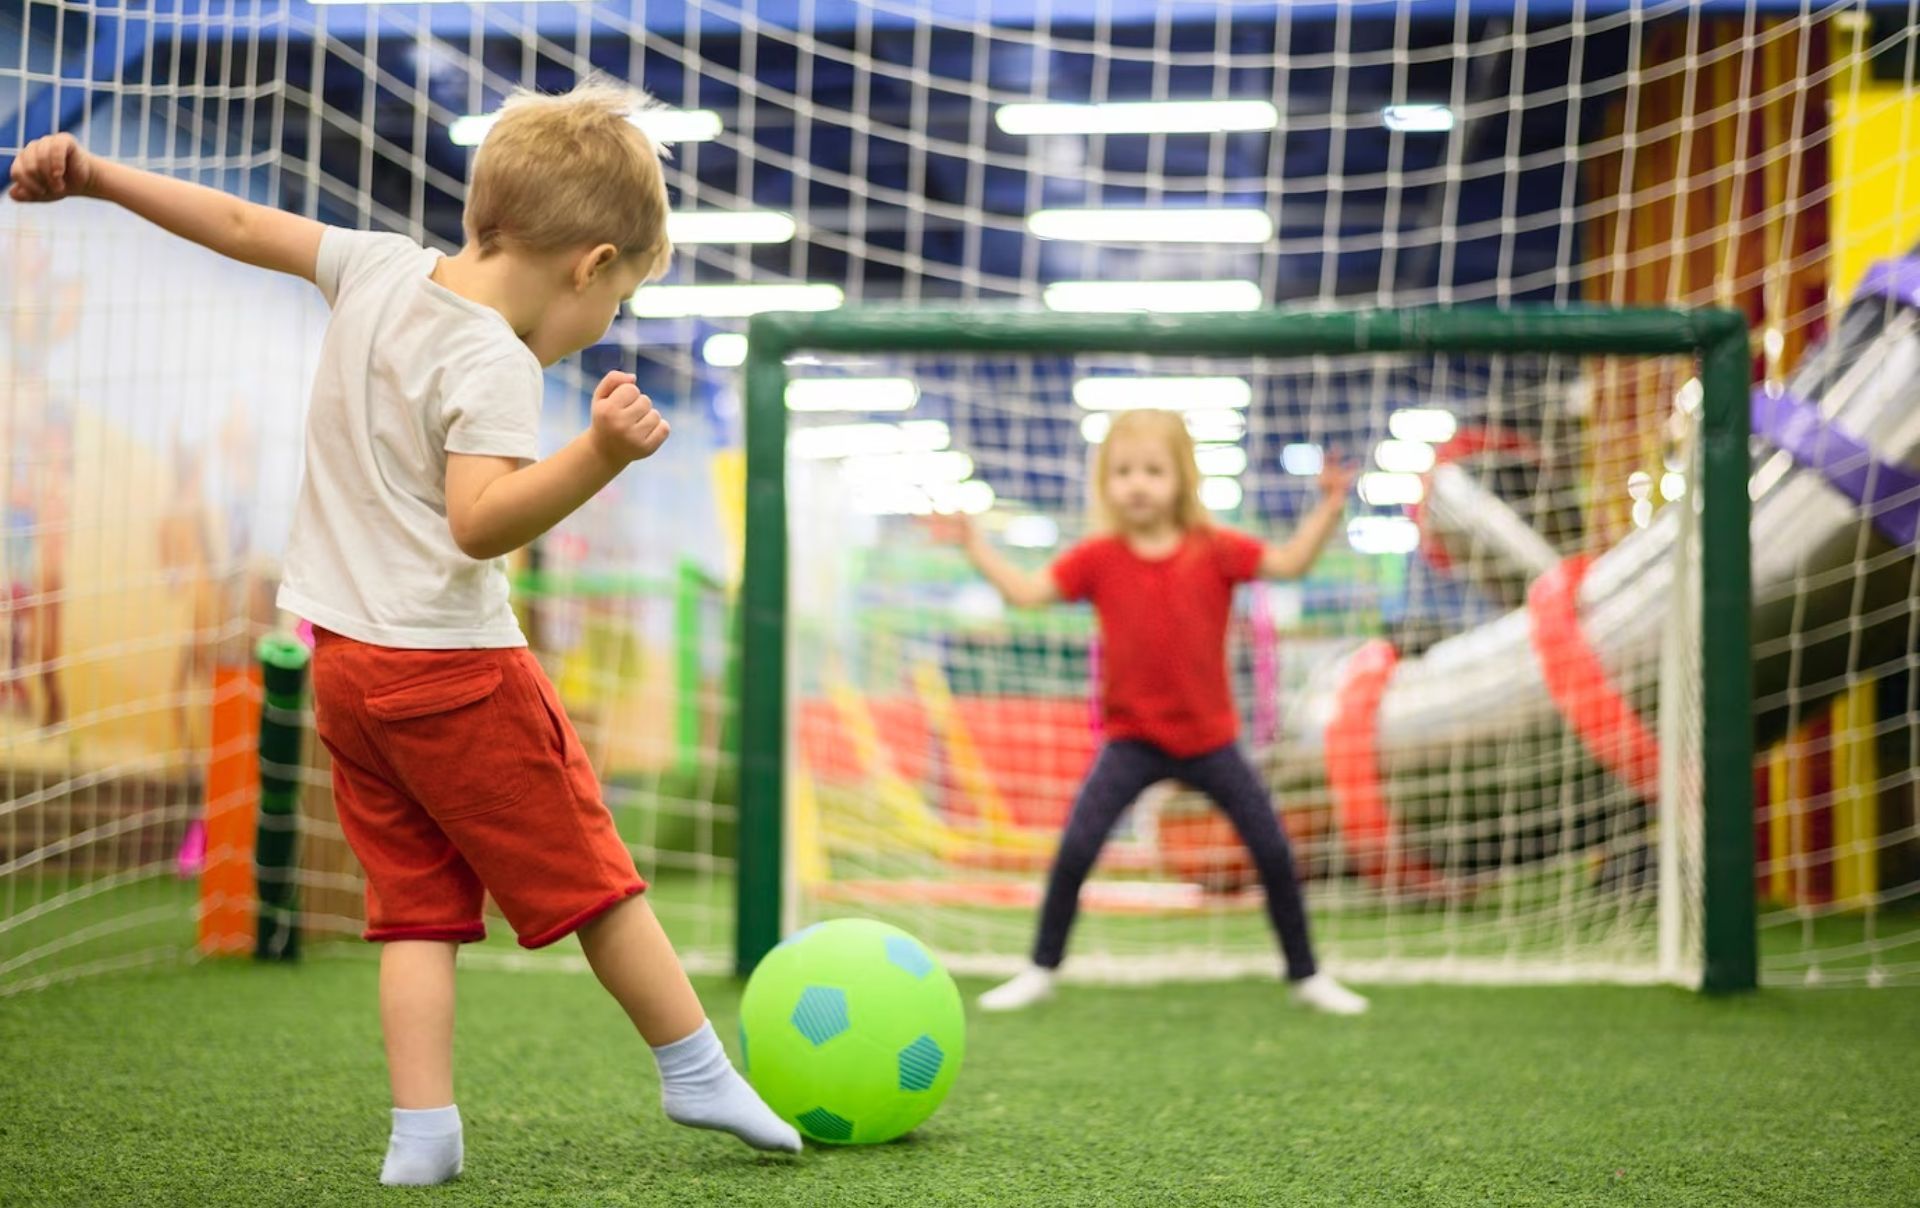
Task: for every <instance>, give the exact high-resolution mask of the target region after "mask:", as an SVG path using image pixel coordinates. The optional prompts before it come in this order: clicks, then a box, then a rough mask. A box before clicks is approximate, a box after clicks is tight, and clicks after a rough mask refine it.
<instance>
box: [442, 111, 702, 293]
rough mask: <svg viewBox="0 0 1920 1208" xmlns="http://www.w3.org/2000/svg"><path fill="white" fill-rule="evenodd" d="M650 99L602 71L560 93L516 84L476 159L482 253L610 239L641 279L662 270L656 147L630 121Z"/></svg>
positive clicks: (472, 192)
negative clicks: (642, 272)
mask: <svg viewBox="0 0 1920 1208" xmlns="http://www.w3.org/2000/svg"><path fill="white" fill-rule="evenodd" d="M653 104H654V102H653V101H652V100H651V99H649V98H648V97H647V95H646V94H645V93H643V92H639V91H637V90H635V89H632V88H628V87H626V86H625V85H623V84H616V83H613V82H612V81H610V80H605V79H599V78H594V79H589V80H586V81H584V82H582V83H581V84H580V85H578V86H577V87H575V88H574V89H573V90H572V91H571V92H565V93H562V94H560V95H559V96H543V95H541V94H540V93H537V92H528V91H526V90H524V89H522V90H521V91H518V92H516V93H514V94H513V95H512V96H510V97H508V98H507V100H506V103H505V104H503V105H501V106H500V113H499V117H498V118H497V119H496V120H495V121H494V123H493V126H492V128H491V129H489V130H488V131H487V135H486V138H485V139H484V140H483V141H482V142H481V144H480V150H479V151H478V152H477V153H476V154H475V155H474V158H473V181H472V183H471V185H470V186H469V187H468V189H467V208H466V214H465V226H466V229H467V238H468V240H470V241H471V242H473V243H474V244H476V245H477V246H478V247H479V248H480V254H481V255H482V256H489V255H492V254H493V253H494V252H497V251H499V250H501V249H502V248H503V247H514V248H518V249H520V250H522V251H531V252H555V251H563V250H566V249H569V248H575V247H582V246H592V245H597V244H602V243H610V244H612V245H613V246H614V247H616V248H618V249H619V250H620V254H621V255H622V256H634V257H639V258H640V260H641V262H642V263H643V264H645V265H646V269H647V272H646V276H647V279H648V280H653V279H654V278H657V277H659V276H660V275H661V274H662V273H664V272H666V271H667V264H668V261H669V260H670V259H671V258H672V256H673V244H672V243H671V242H670V241H669V240H668V239H667V182H666V177H665V175H664V173H662V171H661V169H660V159H661V155H662V151H661V150H660V148H659V147H657V146H656V145H655V144H654V142H653V140H652V139H650V138H648V137H647V135H646V133H645V132H644V131H642V130H641V129H640V128H639V127H638V126H636V125H634V123H633V118H634V116H635V115H636V114H639V113H642V112H644V111H646V110H647V109H649V108H651V107H653Z"/></svg>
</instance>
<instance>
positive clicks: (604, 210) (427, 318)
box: [10, 84, 800, 1185]
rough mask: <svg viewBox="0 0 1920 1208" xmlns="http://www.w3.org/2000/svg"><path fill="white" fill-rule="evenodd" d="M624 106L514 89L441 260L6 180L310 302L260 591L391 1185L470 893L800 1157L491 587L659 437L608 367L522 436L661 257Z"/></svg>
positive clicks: (667, 1064)
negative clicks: (571, 956)
mask: <svg viewBox="0 0 1920 1208" xmlns="http://www.w3.org/2000/svg"><path fill="white" fill-rule="evenodd" d="M644 103H645V102H644V98H642V97H640V96H638V94H635V93H632V92H629V91H627V90H625V89H622V88H617V87H614V86H611V85H606V84H589V85H584V86H582V87H580V88H577V89H575V90H574V91H573V92H571V93H568V94H566V95H564V96H557V97H541V96H533V95H524V94H523V95H519V96H516V97H514V98H513V99H511V100H509V101H508V102H507V104H506V105H505V106H504V107H503V108H502V110H501V113H500V117H499V120H498V122H497V123H496V124H495V125H494V127H493V129H492V130H491V132H490V133H489V135H488V137H487V140H486V142H485V143H484V144H483V145H482V147H481V148H480V151H479V153H478V154H477V155H476V156H475V160H474V165H473V181H472V185H471V188H470V190H469V193H468V197H467V206H466V213H465V216H464V226H465V231H466V243H465V245H464V246H463V247H462V248H461V249H460V250H459V252H458V253H456V254H454V255H452V256H441V255H438V254H437V253H434V252H431V251H428V250H426V249H423V248H421V247H420V246H419V245H417V244H415V243H414V242H413V241H412V240H410V239H408V238H406V237H405V236H401V235H379V234H367V233H362V232H356V231H348V230H341V229H336V228H330V227H326V226H323V225H322V224H320V223H317V222H312V221H309V220H307V219H305V218H300V217H296V216H295V215H292V214H288V213H284V212H282V211H280V210H275V209H269V208H266V207H262V206H257V205H251V204H248V203H246V202H243V201H240V200H237V199H235V198H232V197H228V196H226V195H225V194H222V193H219V192H216V191H214V190H211V189H205V188H201V187H199V186H197V185H191V184H187V183H185V182H182V181H177V180H171V179H168V178H166V177H161V176H155V175H151V174H148V173H145V172H140V171H137V170H134V169H132V168H128V167H125V166H123V165H120V164H114V163H110V162H107V161H105V160H100V159H96V158H94V157H93V156H91V155H89V154H88V153H87V152H86V151H85V150H84V149H82V148H81V147H80V146H79V144H78V143H76V142H75V141H74V139H73V138H72V137H71V136H69V135H64V134H59V135H53V136H51V137H48V138H42V139H38V140H35V141H34V142H32V143H30V144H28V145H27V147H26V148H25V149H24V150H22V152H21V153H20V155H19V157H18V159H17V160H16V161H15V162H14V165H13V170H12V187H11V190H10V195H11V196H12V197H13V198H14V200H16V201H23V202H38V201H56V200H59V199H60V198H63V197H69V196H89V197H96V198H100V199H102V200H105V201H110V202H113V203H115V204H117V205H120V206H122V207H124V208H126V209H128V210H131V211H132V212H133V213H135V214H138V215H140V216H141V217H143V218H146V219H147V220H149V221H151V222H153V223H156V224H157V225H159V226H161V227H164V228H165V229H167V230H169V231H171V232H173V233H174V234H176V235H179V236H182V237H184V238H187V239H191V240H193V241H194V242H196V243H199V244H201V245H203V246H205V247H208V248H211V249H212V250H214V251H216V252H219V253H221V254H222V255H225V256H228V257H231V258H232V259H235V260H239V261H242V262H244V263H247V264H252V265H257V266H259V267H261V268H269V269H274V270H276V271H279V272H283V273H288V274H291V275H293V276H297V277H303V278H306V279H307V280H309V281H312V282H313V283H314V284H315V285H317V286H319V287H320V291H321V293H322V294H323V295H325V297H326V300H327V302H328V304H329V305H330V306H331V307H332V317H331V320H330V322H329V323H328V326H327V332H326V336H325V339H324V341H323V343H322V345H321V353H320V363H319V369H318V372H317V373H316V375H315V379H314V387H313V401H312V406H311V408H310V410H309V414H308V423H307V447H306V471H305V475H304V477H303V479H302V482H301V488H300V496H299V502H298V505H297V507H296V511H295V516H294V522H293V529H292V533H291V535H290V537H289V540H288V544H287V556H286V565H285V570H284V578H283V582H282V585H281V590H280V604H281V606H282V607H283V608H285V609H287V610H288V611H291V612H293V613H295V614H297V615H299V616H301V617H304V618H306V619H307V620H309V621H311V622H312V623H313V625H314V627H315V630H316V632H317V633H318V635H319V637H318V641H317V645H316V649H315V652H314V664H313V676H314V699H315V713H316V718H317V726H318V729H319V732H320V737H321V739H322V741H323V742H325V743H326V745H327V748H328V750H329V751H330V752H331V753H332V756H333V769H334V770H333V775H334V790H335V800H336V802H337V805H338V808H339V813H340V822H341V827H342V829H343V830H344V831H345V832H346V835H347V839H348V841H349V843H351V845H352V846H353V849H354V852H355V854H356V855H357V856H358V857H359V858H360V861H361V863H362V864H363V865H364V866H365V869H366V873H367V891H366V898H367V930H366V938H367V939H369V940H373V941H377V942H380V943H381V944H382V949H381V959H380V1021H381V1027H382V1030H383V1032H384V1035H385V1039H386V1048H387V1064H388V1070H389V1074H390V1077H391V1082H392V1090H393V1102H394V1110H393V1131H392V1135H391V1140H390V1142H389V1146H388V1150H387V1157H386V1163H385V1166H384V1168H383V1170H382V1172H381V1179H382V1181H383V1182H386V1183H396V1184H416V1185H417V1184H429V1183H439V1182H444V1181H445V1180H447V1179H450V1178H452V1177H453V1176H455V1175H456V1174H458V1173H459V1172H460V1169H461V1164H462V1158H463V1146H462V1141H461V1124H460V1115H459V1111H458V1109H457V1108H456V1107H455V1106H454V1097H453V1011H454V955H455V952H456V951H457V947H458V945H459V944H462V943H466V942H470V941H473V940H477V939H480V938H482V937H483V936H484V935H485V930H484V927H483V925H482V922H481V904H482V900H483V894H485V893H488V892H490V893H492V894H493V896H494V898H495V900H496V901H497V902H498V903H499V905H500V907H501V909H502V911H503V912H504V913H505V915H506V917H507V920H508V921H509V922H510V923H511V924H512V925H513V928H514V930H515V932H516V933H517V934H518V936H519V939H520V942H521V943H522V944H523V945H526V946H528V947H540V946H543V945H546V944H550V943H553V942H554V941H556V940H558V939H561V938H562V937H564V936H567V935H571V934H576V933H577V934H578V935H579V937H580V943H581V946H582V947H583V948H584V949H585V951H586V955H587V959H588V961H589V962H590V963H591V965H592V966H593V970H594V973H595V974H596V975H598V977H599V978H600V981H601V984H602V985H604V986H605V987H606V989H607V990H608V991H609V992H610V993H611V994H612V995H613V997H614V998H615V999H616V1000H617V1001H618V1002H619V1004H620V1005H621V1007H623V1008H624V1009H625V1010H626V1012H627V1014H628V1016H629V1017H630V1018H631V1019H632V1020H633V1023H634V1026H635V1027H636V1028H637V1029H638V1030H639V1032H640V1034H641V1035H642V1036H643V1037H644V1038H645V1039H646V1041H647V1043H648V1044H649V1045H651V1046H653V1051H654V1054H655V1056H656V1058H657V1059H658V1062H659V1065H660V1071H661V1082H662V1099H663V1102H664V1106H665V1109H666V1113H667V1115H668V1116H669V1117H671V1118H672V1119H674V1120H676V1121H678V1122H680V1123H682V1124H687V1125H691V1126H693V1127H696V1128H712V1129H718V1130H721V1131H725V1132H730V1133H732V1134H734V1135H735V1136H738V1137H739V1138H741V1139H742V1140H743V1141H745V1142H747V1143H748V1144H749V1145H752V1146H755V1147H756V1148H760V1149H772V1150H788V1151H794V1150H798V1149H799V1148H800V1138H799V1136H798V1134H797V1133H795V1132H794V1130H793V1129H792V1128H790V1127H789V1126H788V1125H786V1124H785V1123H783V1122H782V1121H781V1120H779V1119H778V1118H777V1117H776V1116H774V1115H773V1113H772V1112H771V1111H769V1110H768V1109H767V1107H766V1105H765V1104H763V1103H762V1102H761V1101H760V1099H759V1097H758V1096H757V1095H755V1094H754V1092H753V1090H752V1089H751V1088H750V1087H748V1086H747V1084H746V1083H745V1082H744V1081H743V1080H742V1079H741V1078H740V1076H739V1075H738V1074H737V1073H736V1072H735V1071H734V1069H733V1067H732V1065H731V1064H730V1063H729V1062H728V1060H727V1057H726V1054H725V1052H724V1051H723V1050H722V1049H721V1047H720V1042H719V1040H718V1039H717V1038H716V1037H715V1036H714V1032H713V1028H712V1026H711V1025H710V1024H709V1023H708V1022H707V1020H706V1017H705V1013H704V1011H703V1010H702V1008H701V1005H700V1000H699V999H698V997H696V995H695V994H694V991H693V988H692V986H691V985H689V984H688V981H687V978H686V975H685V973H684V972H683V971H682V970H681V967H680V962H679V959H678V957H677V956H676V955H675V954H674V951H673V947H672V945H671V944H670V943H669V941H668V940H667V937H666V935H665V934H664V933H663V932H662V930H661V928H660V925H659V923H658V921H657V920H656V919H655V918H654V915H653V911H652V909H651V908H650V907H649V906H648V904H647V900H646V898H645V897H643V896H641V894H642V892H643V891H644V890H645V888H646V885H645V882H644V881H642V880H641V879H640V877H639V875H638V873H637V872H636V871H635V869H634V865H633V859H632V857H631V855H630V854H629V853H628V851H627V848H626V846H625V844H624V843H622V842H621V840H620V837H619V835H618V834H617V833H616V832H615V830H614V826H613V821H612V818H611V816H610V815H609V814H608V812H607V809H606V806H605V805H604V804H603V803H602V801H601V799H600V793H599V784H598V781H597V779H596V777H595V776H594V773H593V769H592V768H591V766H589V764H588V762H587V758H586V755H585V753H584V751H583V750H582V749H581V745H580V741H579V738H578V737H577V736H576V735H575V733H574V731H573V727H572V726H571V725H570V724H569V723H568V721H567V719H566V715H565V713H564V712H563V711H562V709H561V705H560V702H559V699H558V698H557V697H556V696H555V694H554V691H553V687H552V685H551V684H550V683H549V682H548V681H547V679H546V677H545V675H544V674H543V673H542V671H541V669H540V667H539V665H538V664H537V663H536V662H535V661H534V660H533V658H532V656H531V655H530V654H529V653H528V652H527V649H526V639H525V637H524V636H522V634H521V632H520V628H519V625H518V622H517V621H516V620H515V618H514V614H513V612H512V610H511V608H510V607H509V605H508V600H507V576H506V563H505V555H507V554H508V553H510V552H511V551H513V550H515V549H518V548H519V547H520V546H523V545H525V544H527V543H528V542H530V541H532V540H534V539H535V538H537V537H539V536H540V535H541V534H542V533H544V532H546V531H547V530H548V529H550V528H552V527H553V526H554V525H555V524H557V523H558V522H559V521H560V520H562V519H563V518H565V517H566V516H567V515H568V514H570V513H571V512H573V511H574V509H576V508H578V507H579V506H580V505H581V504H583V503H585V502H586V501H587V500H588V499H589V498H591V497H592V496H593V494H594V493H595V492H597V491H598V490H600V488H602V487H604V486H605V485H607V483H609V482H610V481H612V480H613V478H614V477H615V476H616V475H618V474H619V473H620V472H621V471H622V470H624V469H625V468H626V467H627V465H628V464H629V463H631V462H635V461H638V460H640V459H642V458H645V457H647V456H649V455H651V454H652V453H653V452H654V451H656V450H657V449H659V448H660V446H661V444H662V443H663V442H664V441H665V440H666V439H667V436H668V427H667V421H666V419H665V418H664V417H663V416H661V414H660V413H659V412H658V411H656V410H654V408H653V405H652V403H651V402H650V401H649V400H648V399H647V397H646V396H645V395H643V394H641V393H640V392H639V390H638V389H637V388H636V387H635V385H634V379H633V377H632V375H630V374H623V373H609V374H608V375H607V376H606V377H605V378H603V379H601V381H600V384H599V385H598V387H596V388H595V390H594V394H593V408H592V422H591V424H590V426H589V427H588V429H587V430H586V431H585V432H582V433H581V434H580V435H579V436H577V437H575V438H574V439H573V440H572V441H570V442H569V443H568V444H567V445H565V446H564V447H563V448H561V449H560V450H559V451H558V452H557V453H555V454H553V455H552V456H551V457H548V458H546V459H544V460H542V459H540V458H539V450H538V446H537V436H538V430H539V413H540V404H541V395H542V374H541V370H542V367H543V366H547V365H551V364H553V363H554V362H556V361H558V360H560V359H561V358H563V357H565V356H567V355H569V354H570V353H573V352H577V351H578V350H580V349H582V348H585V347H586V346H588V345H590V344H592V343H594V342H595V341H597V340H599V339H600V338H601V336H603V335H604V334H605V333H606V330H607V327H608V325H609V324H610V323H611V322H612V320H613V317H614V315H615V313H616V312H617V310H618V308H619V305H620V303H621V301H622V300H623V299H625V298H626V297H628V296H629V295H631V294H632V293H633V292H634V290H636V289H637V288H639V287H640V285H641V284H642V283H644V282H646V281H650V280H653V279H655V278H657V277H658V276H659V275H660V274H661V273H662V272H663V271H665V269H666V266H667V262H668V259H669V257H670V256H671V254H672V248H671V246H670V245H669V243H668V240H667V235H666V219H667V195H666V186H665V182H664V180H663V177H662V174H661V169H660V159H659V155H658V153H657V151H656V149H655V148H654V146H653V145H652V143H650V142H649V141H648V139H647V137H646V136H645V135H644V134H642V133H641V132H640V130H639V129H638V128H637V127H636V126H635V125H634V124H633V122H632V121H631V120H630V118H631V116H632V114H633V113H634V112H635V111H636V108H637V107H638V106H640V105H642V104H644Z"/></svg>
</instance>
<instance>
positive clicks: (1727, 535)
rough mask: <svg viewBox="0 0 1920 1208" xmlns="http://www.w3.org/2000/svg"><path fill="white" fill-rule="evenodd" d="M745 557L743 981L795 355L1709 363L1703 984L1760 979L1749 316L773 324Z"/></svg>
mask: <svg viewBox="0 0 1920 1208" xmlns="http://www.w3.org/2000/svg"><path fill="white" fill-rule="evenodd" d="M747 331H748V336H747V339H748V344H747V360H746V400H745V401H746V463H747V464H746V489H747V501H746V549H745V565H744V567H743V574H742V581H741V588H740V607H741V613H740V616H741V635H740V637H741V652H740V682H739V691H740V696H739V700H740V830H739V834H740V843H739V867H738V870H737V875H738V878H739V880H738V895H739V900H738V911H739V913H738V915H737V917H736V920H735V926H736V937H735V967H736V969H737V971H738V972H739V973H740V975H741V976H745V975H746V974H748V973H750V972H751V971H752V970H753V967H754V966H755V965H756V964H758V963H759V961H760V958H761V957H763V956H765V955H766V954H767V952H769V951H770V950H771V949H772V948H773V946H774V945H775V944H777V943H779V941H780V928H781V914H782V907H783V904H784V901H785V894H786V885H785V878H786V868H785V860H784V850H783V845H784V838H785V837H784V834H783V827H784V825H785V814H786V811H785V795H786V789H787V653H788V651H787V531H788V530H787V493H786V464H787V463H786V449H787V409H786V387H787V371H786V358H787V357H788V356H790V355H791V354H793V353H795V352H801V351H808V352H879V353H888V352H891V353H907V352H940V353H952V354H957V355H967V354H991V353H1031V354H1038V355H1060V354H1067V353H1099V352H1142V353H1152V354H1161V355H1174V356H1309V355H1314V354H1327V355H1342V354H1355V353H1372V352H1441V353H1445V352H1483V353H1514V352H1539V353H1547V352H1559V353H1567V354H1571V355H1623V356H1675V355H1686V354H1691V355H1693V356H1696V357H1697V358H1698V359H1699V363H1700V374H1699V376H1700V384H1701V387H1702V416H1701V430H1700V443H1701V446H1702V447H1701V469H1700V478H1701V481H1700V485H1699V489H1700V492H1701V496H1702V502H1701V513H1700V528H1699V545H1700V559H1701V571H1700V573H1701V600H1700V605H1701V611H1702V622H1703V623H1702V625H1701V642H1702V648H1701V674H1702V676H1703V678H1704V681H1705V682H1704V685H1703V690H1702V691H1703V701H1702V704H1703V709H1702V726H1703V730H1704V732H1703V733H1702V735H1701V752H1702V761H1703V762H1702V768H1701V774H1702V777H1703V779H1704V788H1703V797H1704V800H1703V815H1704V817H1703V823H1702V825H1703V829H1704V831H1705V833H1704V835H1703V836H1702V838H1703V842H1704V851H1705V863H1704V868H1703V870H1702V880H1703V885H1702V892H1703V895H1704V899H1705V900H1704V901H1703V903H1702V916H1703V927H1702V933H1703V934H1702V941H1703V947H1704V952H1703V953H1702V979H1701V988H1702V989H1703V990H1705V991H1707V992H1710V993H1724V992H1730V991H1739V990H1748V989H1752V988H1753V986H1754V985H1755V982H1756V977H1757V973H1758V937H1757V932H1756V905H1755V901H1754V886H1753V869H1754V835H1753V807H1752V792H1753V788H1752V774H1753V773H1752V768H1753V721H1752V698H1753V687H1752V682H1753V672H1752V666H1751V650H1750V641H1749V636H1748V634H1749V627H1750V612H1751V599H1752V589H1751V576H1752V565H1751V557H1750V552H1751V551H1750V535H1749V531H1748V527H1749V515H1750V512H1751V504H1750V501H1749V500H1748V497H1747V478H1748V465H1749V453H1748V436H1749V422H1750V419H1749V414H1748V406H1749V404H1748V391H1749V388H1750V378H1749V375H1750V372H1751V368H1750V367H1751V359H1750V358H1751V351H1750V345H1749V336H1748V331H1747V321H1746V318H1745V316H1744V315H1742V314H1740V313H1739V312H1737V311H1732V310H1716V309H1703V310H1672V309H1655V308H1608V307H1546V306H1541V307H1527V306H1515V307H1512V308H1501V309H1494V308H1476V307H1438V308H1425V309H1406V310H1350V311H1323V312H1313V313H1303V312H1286V311H1273V310H1266V311H1253V312H1242V313H1229V314H1185V315H1178V316H1159V315H1142V314H1118V315H1110V314H1084V315H1081V314H1056V313H1035V312H1029V311H1017V312H1016V311H1008V310H998V311H996V310H985V309H981V310H915V309H902V308H897V307H851V308H847V309H844V310H837V311H825V312H819V313H785V312H781V313H766V314H759V315H755V316H754V317H753V318H752V319H751V320H750V321H749V324H748V328H747Z"/></svg>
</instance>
